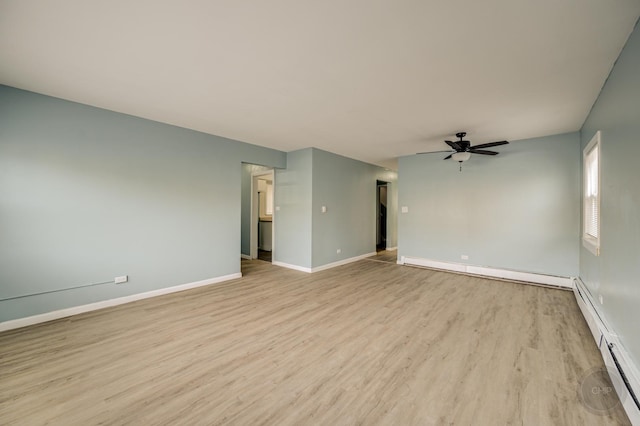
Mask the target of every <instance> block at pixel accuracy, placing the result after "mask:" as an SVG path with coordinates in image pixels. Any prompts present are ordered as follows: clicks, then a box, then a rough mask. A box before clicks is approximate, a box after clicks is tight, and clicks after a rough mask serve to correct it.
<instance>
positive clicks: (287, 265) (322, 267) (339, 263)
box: [271, 251, 376, 274]
mask: <svg viewBox="0 0 640 426" xmlns="http://www.w3.org/2000/svg"><path fill="white" fill-rule="evenodd" d="M375 255H376V252H375V251H374V252H371V253H367V254H361V255H360V256H354V257H350V258H348V259H342V260H338V261H337V262H332V263H327V264H326V265H320V266H316V267H315V268H307V267H305V266H298V265H292V264H290V263H284V262H278V261H273V262H271V263H272V264H274V265H276V266H282V267H283V268H289V269H294V270H296V271H300V272H306V273H308V274H312V273H314V272H320V271H324V270H327V269H331V268H335V267H336V266H342V265H346V264H347V263H352V262H357V261H358V260H362V259H364V258H367V257H371V256H375Z"/></svg>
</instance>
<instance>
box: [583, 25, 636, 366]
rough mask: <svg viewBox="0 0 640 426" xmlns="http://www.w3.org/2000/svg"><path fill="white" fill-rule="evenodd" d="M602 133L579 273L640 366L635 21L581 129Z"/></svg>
mask: <svg viewBox="0 0 640 426" xmlns="http://www.w3.org/2000/svg"><path fill="white" fill-rule="evenodd" d="M598 130H600V131H601V132H602V133H601V155H602V159H601V187H602V199H601V219H602V222H601V228H600V231H601V237H602V238H601V245H600V256H598V257H596V256H594V255H593V254H591V253H590V252H589V251H587V250H586V249H584V248H582V246H581V250H580V277H581V278H582V280H583V281H584V282H585V284H586V285H587V287H588V288H589V290H590V291H591V293H592V295H593V297H594V299H595V300H597V299H598V296H599V295H602V296H603V299H604V304H603V305H600V306H598V308H599V310H600V312H601V314H603V315H604V317H605V318H606V319H607V321H608V322H609V324H610V325H611V326H612V327H613V329H614V330H615V332H616V333H617V334H618V335H619V336H620V339H621V341H622V344H623V345H624V346H625V348H626V349H627V351H628V352H629V353H630V355H631V357H632V358H633V362H634V363H635V365H636V366H637V367H640V331H639V330H640V166H639V165H638V161H639V160H640V28H638V26H637V25H636V28H635V30H634V32H633V33H632V35H631V37H630V38H629V40H628V41H627V45H626V46H625V48H624V49H623V51H622V53H621V54H620V57H619V58H618V61H617V62H616V64H615V66H614V67H613V70H612V71H611V74H610V75H609V79H608V80H607V82H606V84H605V86H604V87H603V89H602V91H601V93H600V96H599V97H598V100H597V101H596V103H595V105H594V106H593V109H592V110H591V113H590V114H589V117H588V118H587V120H586V122H585V124H584V126H583V127H582V130H581V142H582V148H584V147H585V146H586V145H587V144H588V143H589V141H590V140H591V138H592V137H593V135H594V134H595V132H596V131H598Z"/></svg>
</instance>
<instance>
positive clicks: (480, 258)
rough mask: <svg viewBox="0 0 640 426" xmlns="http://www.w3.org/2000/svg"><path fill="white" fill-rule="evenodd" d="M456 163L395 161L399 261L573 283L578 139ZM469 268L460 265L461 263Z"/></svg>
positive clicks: (533, 143)
mask: <svg viewBox="0 0 640 426" xmlns="http://www.w3.org/2000/svg"><path fill="white" fill-rule="evenodd" d="M496 150H498V151H500V154H499V155H498V156H495V157H489V156H480V155H474V156H472V158H471V159H470V160H469V161H467V162H466V163H464V165H463V167H462V172H459V171H458V163H455V162H453V161H443V160H442V159H443V158H444V156H445V154H435V153H434V154H426V155H413V156H409V157H402V158H400V160H399V170H398V182H399V195H398V206H399V207H398V208H399V209H401V208H402V206H407V207H408V208H409V212H408V213H399V218H398V243H399V255H400V256H410V257H418V258H424V259H432V260H439V261H446V262H456V263H467V264H470V265H477V266H488V267H495V268H502V269H511V270H518V271H524V272H534V273H542V274H552V275H560V276H576V275H577V273H578V238H579V232H580V228H579V220H578V218H579V217H580V177H579V176H580V175H579V168H580V150H579V135H578V133H570V134H564V135H557V136H550V137H545V138H537V139H529V140H521V141H514V142H512V143H511V144H509V145H505V146H501V147H498V148H496ZM463 254H465V255H468V256H469V260H468V261H463V260H461V255H463Z"/></svg>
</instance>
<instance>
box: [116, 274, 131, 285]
mask: <svg viewBox="0 0 640 426" xmlns="http://www.w3.org/2000/svg"><path fill="white" fill-rule="evenodd" d="M113 280H114V281H115V282H116V284H122V283H126V282H127V281H129V276H128V275H122V276H121V277H115V278H114V279H113Z"/></svg>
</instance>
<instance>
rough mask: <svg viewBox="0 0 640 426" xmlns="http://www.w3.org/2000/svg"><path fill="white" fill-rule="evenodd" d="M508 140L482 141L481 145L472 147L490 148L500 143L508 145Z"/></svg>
mask: <svg viewBox="0 0 640 426" xmlns="http://www.w3.org/2000/svg"><path fill="white" fill-rule="evenodd" d="M508 143H509V142H508V141H498V142H489V143H481V144H480V145H474V146H472V147H471V149H478V148H489V147H492V146H499V145H506V144H508Z"/></svg>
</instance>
